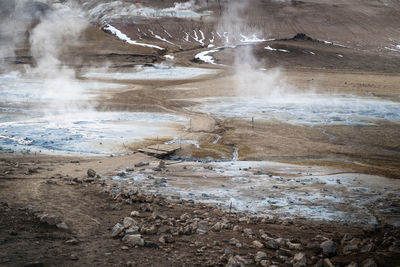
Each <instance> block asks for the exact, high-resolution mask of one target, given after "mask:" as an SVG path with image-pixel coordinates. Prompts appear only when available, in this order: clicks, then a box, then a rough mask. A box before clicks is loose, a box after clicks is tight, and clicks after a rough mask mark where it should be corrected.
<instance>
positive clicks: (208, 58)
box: [194, 49, 219, 65]
mask: <svg viewBox="0 0 400 267" xmlns="http://www.w3.org/2000/svg"><path fill="white" fill-rule="evenodd" d="M218 51H219V50H218V49H213V50H207V51H203V52H201V53H198V54H197V55H195V56H194V58H197V59H200V60H201V61H204V62H206V63H210V64H213V65H216V63H215V60H214V58H213V57H212V56H210V55H209V54H212V53H215V52H218Z"/></svg>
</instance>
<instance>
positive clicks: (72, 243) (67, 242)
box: [65, 238, 79, 245]
mask: <svg viewBox="0 0 400 267" xmlns="http://www.w3.org/2000/svg"><path fill="white" fill-rule="evenodd" d="M65 244H68V245H77V244H79V240H78V239H76V238H71V239H70V240H67V241H65Z"/></svg>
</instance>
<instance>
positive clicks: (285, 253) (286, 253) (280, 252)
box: [276, 248, 293, 258]
mask: <svg viewBox="0 0 400 267" xmlns="http://www.w3.org/2000/svg"><path fill="white" fill-rule="evenodd" d="M276 255H277V256H278V257H280V256H283V257H287V258H290V257H292V256H293V253H292V252H291V251H290V250H286V249H283V248H280V249H279V250H277V251H276Z"/></svg>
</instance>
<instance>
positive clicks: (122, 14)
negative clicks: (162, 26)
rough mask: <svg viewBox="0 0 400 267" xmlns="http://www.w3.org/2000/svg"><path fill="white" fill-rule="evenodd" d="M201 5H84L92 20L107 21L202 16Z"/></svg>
mask: <svg viewBox="0 0 400 267" xmlns="http://www.w3.org/2000/svg"><path fill="white" fill-rule="evenodd" d="M199 7H200V6H198V5H196V4H195V1H194V0H190V1H188V2H183V3H175V4H174V6H173V7H169V8H164V9H156V8H151V7H146V6H143V5H141V4H139V3H135V4H134V3H127V2H125V1H113V2H108V3H101V4H99V3H98V1H93V0H92V1H87V2H85V4H84V5H83V8H84V10H85V11H86V12H87V14H88V17H89V18H90V20H91V21H92V22H95V23H100V24H102V23H105V22H110V21H113V20H121V19H123V20H128V21H131V22H134V17H135V16H136V17H148V18H168V17H175V18H200V17H202V16H204V15H206V14H205V13H198V12H196V11H195V10H197V9H198V8H199Z"/></svg>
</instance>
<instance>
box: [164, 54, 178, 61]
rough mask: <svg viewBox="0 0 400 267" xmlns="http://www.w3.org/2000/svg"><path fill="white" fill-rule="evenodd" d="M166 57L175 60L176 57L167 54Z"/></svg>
mask: <svg viewBox="0 0 400 267" xmlns="http://www.w3.org/2000/svg"><path fill="white" fill-rule="evenodd" d="M164 57H165V58H166V59H169V60H173V59H174V58H175V57H174V56H173V55H165V56H164Z"/></svg>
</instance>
